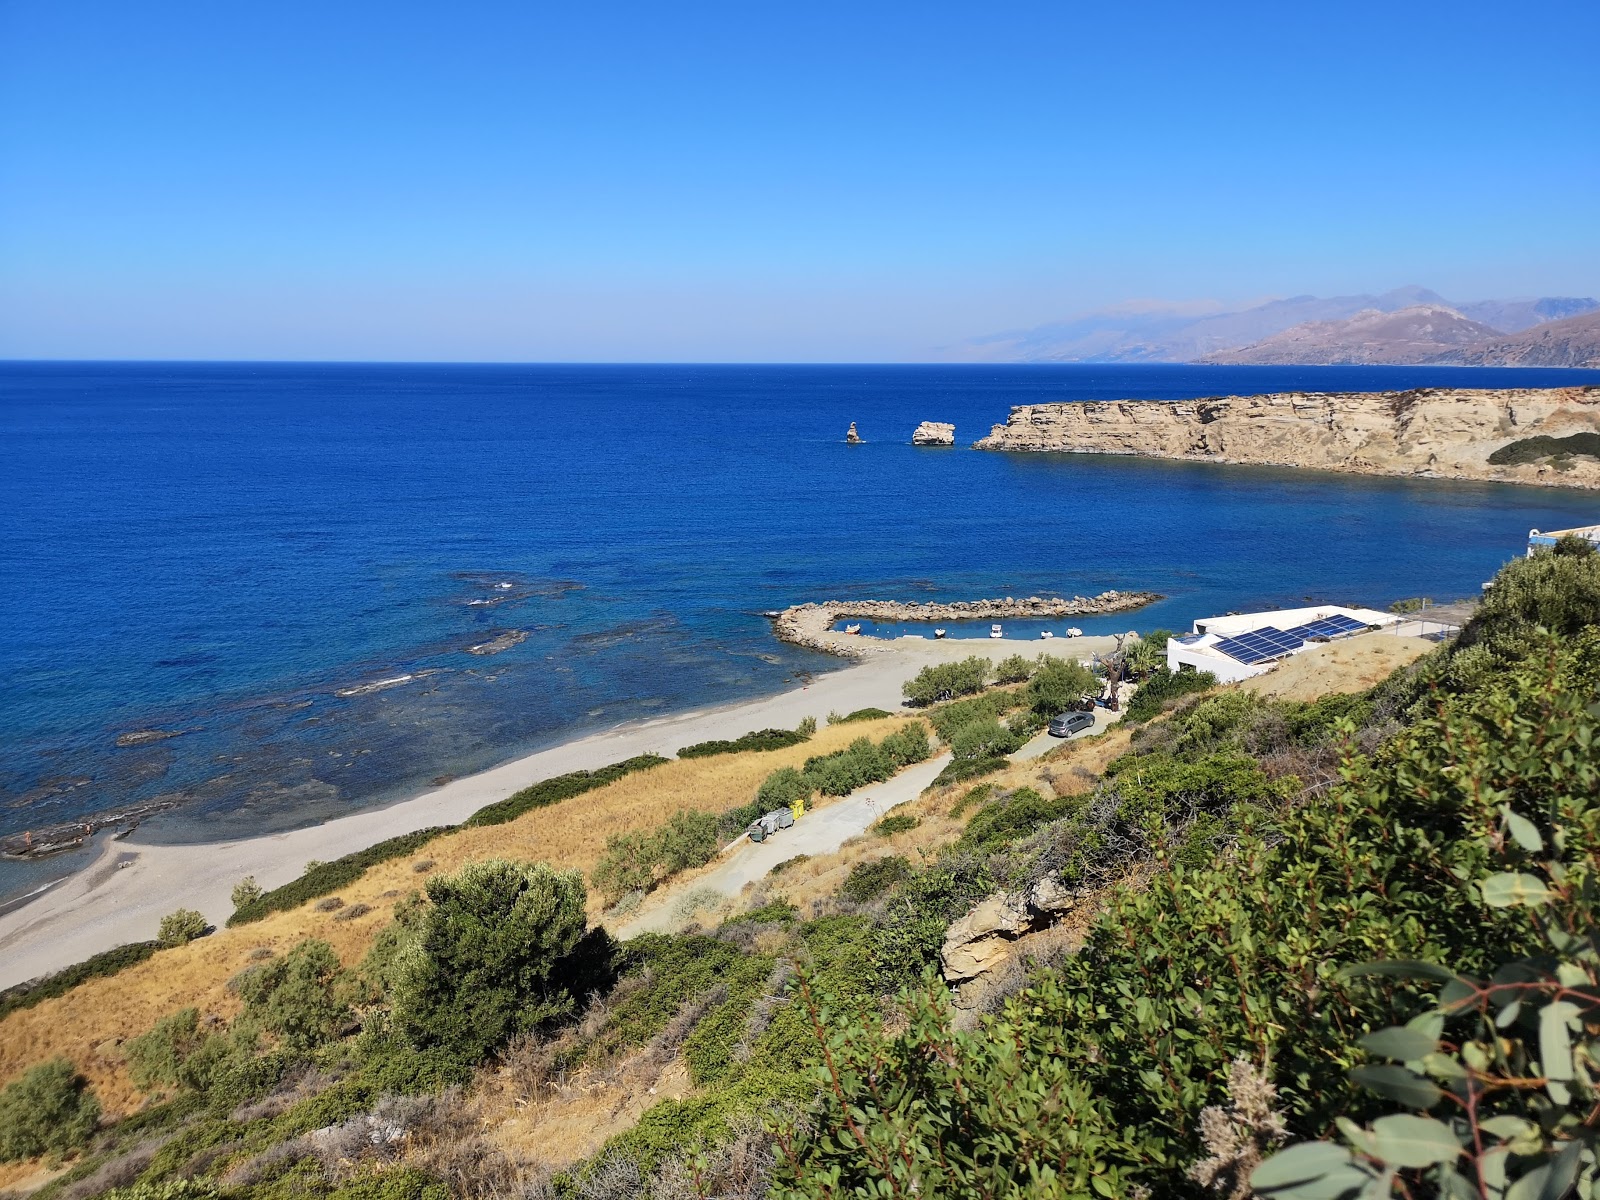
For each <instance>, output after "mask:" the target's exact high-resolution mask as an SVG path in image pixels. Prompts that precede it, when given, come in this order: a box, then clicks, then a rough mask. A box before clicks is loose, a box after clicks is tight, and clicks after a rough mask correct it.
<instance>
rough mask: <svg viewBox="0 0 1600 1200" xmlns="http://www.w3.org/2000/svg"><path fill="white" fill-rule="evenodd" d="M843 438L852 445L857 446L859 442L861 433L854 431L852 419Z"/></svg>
mask: <svg viewBox="0 0 1600 1200" xmlns="http://www.w3.org/2000/svg"><path fill="white" fill-rule="evenodd" d="M844 440H845V441H847V442H849V443H850V444H851V445H852V446H859V445H860V444H861V435H860V434H859V433H857V432H856V423H855V422H854V421H851V422H850V428H849V429H848V430H847V431H846V432H845V435H844Z"/></svg>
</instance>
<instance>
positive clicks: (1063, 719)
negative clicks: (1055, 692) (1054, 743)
mask: <svg viewBox="0 0 1600 1200" xmlns="http://www.w3.org/2000/svg"><path fill="white" fill-rule="evenodd" d="M1093 728H1094V714H1093V713H1092V712H1067V713H1062V714H1061V715H1060V716H1059V717H1057V718H1056V719H1055V720H1053V721H1051V722H1050V736H1051V737H1071V736H1072V735H1073V734H1075V733H1081V732H1082V731H1083V730H1085V729H1093Z"/></svg>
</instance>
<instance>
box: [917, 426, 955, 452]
mask: <svg viewBox="0 0 1600 1200" xmlns="http://www.w3.org/2000/svg"><path fill="white" fill-rule="evenodd" d="M911 444H912V445H913V446H954V445H955V444H956V427H955V426H954V425H950V424H947V423H946V422H943V421H924V422H923V423H922V424H921V425H918V426H917V431H916V432H915V433H913V434H912V435H911Z"/></svg>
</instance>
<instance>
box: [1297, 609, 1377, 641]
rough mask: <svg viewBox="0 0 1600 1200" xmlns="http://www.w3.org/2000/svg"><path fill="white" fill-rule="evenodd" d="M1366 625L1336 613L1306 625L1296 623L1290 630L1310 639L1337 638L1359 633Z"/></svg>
mask: <svg viewBox="0 0 1600 1200" xmlns="http://www.w3.org/2000/svg"><path fill="white" fill-rule="evenodd" d="M1365 628H1366V625H1364V624H1363V623H1362V622H1360V621H1357V620H1355V619H1354V618H1353V617H1347V616H1345V615H1344V614H1342V613H1335V614H1334V615H1333V616H1331V617H1323V618H1322V619H1321V620H1318V621H1308V622H1307V623H1306V624H1304V625H1296V626H1295V627H1294V628H1293V629H1291V630H1289V631H1288V632H1289V633H1291V634H1294V635H1296V636H1298V637H1301V638H1304V639H1306V640H1309V639H1311V638H1314V637H1324V638H1336V637H1344V636H1345V635H1347V634H1351V633H1359V632H1360V631H1361V630H1363V629H1365Z"/></svg>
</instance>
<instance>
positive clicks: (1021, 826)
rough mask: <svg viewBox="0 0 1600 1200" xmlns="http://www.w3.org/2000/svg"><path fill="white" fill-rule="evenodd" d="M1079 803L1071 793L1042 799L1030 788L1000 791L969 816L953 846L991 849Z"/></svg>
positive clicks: (1055, 817) (1055, 818) (1024, 833)
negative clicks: (965, 825)
mask: <svg viewBox="0 0 1600 1200" xmlns="http://www.w3.org/2000/svg"><path fill="white" fill-rule="evenodd" d="M1080 803H1081V801H1079V800H1078V798H1077V797H1073V796H1068V797H1061V798H1059V799H1051V800H1046V799H1045V798H1044V797H1043V796H1042V795H1040V794H1039V793H1038V792H1036V791H1034V790H1033V789H1032V788H1018V789H1017V790H1016V791H1014V792H1006V793H1002V794H1001V795H1000V796H998V797H996V798H995V799H993V800H991V801H989V802H988V803H987V804H985V805H984V806H983V807H982V808H980V809H979V810H978V811H977V812H975V813H974V814H973V815H972V819H971V820H970V821H968V822H967V827H966V828H965V829H963V830H962V831H961V838H960V840H959V841H958V842H957V843H956V845H957V846H958V847H959V848H962V849H969V848H970V849H982V850H992V849H994V848H995V847H997V846H1003V845H1005V844H1006V843H1007V842H1012V841H1015V840H1016V839H1018V838H1020V837H1025V836H1026V835H1028V834H1030V833H1032V832H1033V831H1034V830H1035V829H1038V828H1039V827H1040V826H1041V825H1048V824H1049V823H1050V822H1051V821H1055V820H1059V819H1060V818H1061V817H1062V816H1064V815H1065V814H1066V813H1067V812H1069V811H1071V810H1072V809H1073V808H1075V807H1077V806H1078V805H1079V804H1080Z"/></svg>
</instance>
